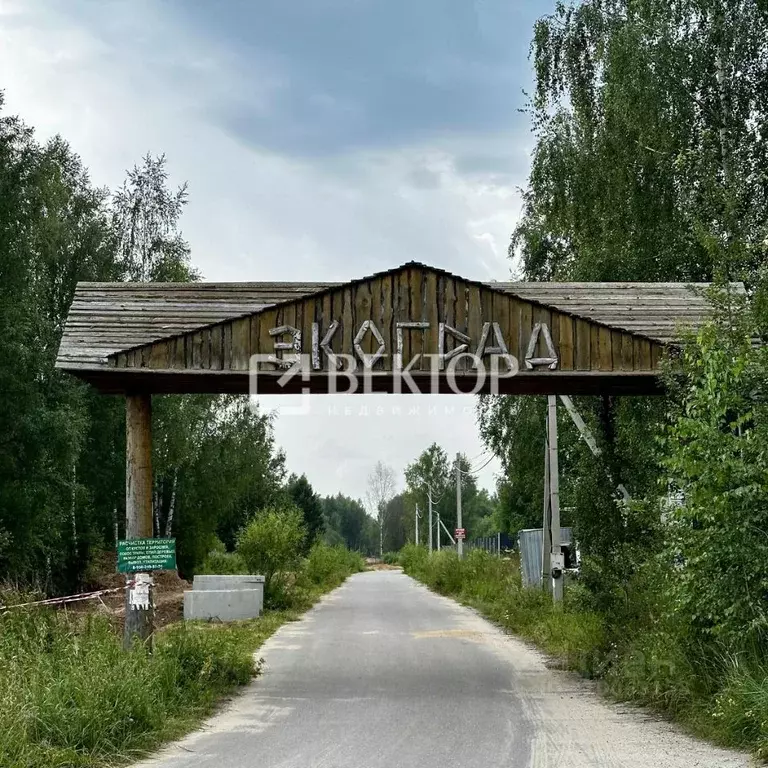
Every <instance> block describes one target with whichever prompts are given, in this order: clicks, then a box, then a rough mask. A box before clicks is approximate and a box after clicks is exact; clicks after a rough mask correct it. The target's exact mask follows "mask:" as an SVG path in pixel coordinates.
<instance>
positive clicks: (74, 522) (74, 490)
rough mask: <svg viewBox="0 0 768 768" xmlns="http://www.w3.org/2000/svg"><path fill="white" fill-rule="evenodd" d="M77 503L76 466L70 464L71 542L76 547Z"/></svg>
mask: <svg viewBox="0 0 768 768" xmlns="http://www.w3.org/2000/svg"><path fill="white" fill-rule="evenodd" d="M76 503H77V466H76V465H75V464H74V462H73V464H72V509H71V515H72V544H73V546H74V547H75V549H77V516H76V514H75V509H76Z"/></svg>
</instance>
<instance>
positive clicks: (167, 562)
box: [117, 539, 176, 573]
mask: <svg viewBox="0 0 768 768" xmlns="http://www.w3.org/2000/svg"><path fill="white" fill-rule="evenodd" d="M117 570H118V571H120V573H136V572H137V571H175V570H176V539H121V540H120V541H118V542H117Z"/></svg>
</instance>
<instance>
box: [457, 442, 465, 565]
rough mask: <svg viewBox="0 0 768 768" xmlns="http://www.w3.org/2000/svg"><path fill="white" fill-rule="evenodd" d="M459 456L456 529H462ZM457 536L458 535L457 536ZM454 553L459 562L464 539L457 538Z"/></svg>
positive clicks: (458, 466) (462, 554) (459, 455)
mask: <svg viewBox="0 0 768 768" xmlns="http://www.w3.org/2000/svg"><path fill="white" fill-rule="evenodd" d="M460 458H461V454H460V453H457V454H456V528H463V527H464V526H463V525H462V524H461V464H460V463H459V459H460ZM457 535H458V534H457ZM456 552H457V553H458V555H459V560H461V558H462V557H464V539H462V538H461V537H459V539H458V541H457V543H456Z"/></svg>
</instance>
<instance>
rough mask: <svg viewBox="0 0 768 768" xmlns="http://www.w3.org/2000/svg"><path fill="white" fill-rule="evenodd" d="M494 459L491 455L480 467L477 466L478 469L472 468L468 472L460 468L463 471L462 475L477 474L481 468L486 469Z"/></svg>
mask: <svg viewBox="0 0 768 768" xmlns="http://www.w3.org/2000/svg"><path fill="white" fill-rule="evenodd" d="M493 459H494V456H490V457H489V458H488V460H487V461H486V462H485V464H483V465H482V466H480V467H477V469H470V470H469V471H468V472H465V471H464V470H463V469H461V468H459V472H461V474H462V475H465V476H466V475H476V474H477V473H478V472H480V471H481V470H483V469H485V468H486V467H487V466H488V465H489V464H490V463H491V462H492V461H493Z"/></svg>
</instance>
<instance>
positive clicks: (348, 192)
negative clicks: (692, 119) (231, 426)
mask: <svg viewBox="0 0 768 768" xmlns="http://www.w3.org/2000/svg"><path fill="white" fill-rule="evenodd" d="M542 10H546V9H545V8H544V9H542V8H539V7H537V6H536V5H535V4H531V3H527V2H526V3H522V2H519V3H509V2H508V1H507V0H485V1H484V2H480V0H478V1H477V2H469V0H440V1H439V2H438V0H420V2H418V3H416V2H412V1H411V0H389V1H388V2H378V1H376V2H374V0H303V2H298V1H297V2H291V3H286V2H283V1H282V0H264V1H263V2H259V3H250V2H229V3H226V4H222V3H216V4H213V3H187V2H181V0H173V1H172V2H166V3H163V4H162V5H161V4H157V3H150V2H148V0H144V1H142V0H134V1H132V2H104V3H96V2H86V1H85V0H80V1H76V0H72V2H68V3H67V4H61V3H58V2H53V1H52V0H51V1H47V2H37V3H31V2H27V1H26V0H16V1H15V2H14V0H4V2H3V5H2V6H0V88H3V89H4V90H5V91H6V98H7V105H6V109H7V111H9V112H16V113H19V114H21V115H22V116H23V117H24V119H25V120H26V121H27V122H28V123H29V124H31V125H33V126H35V127H36V129H37V130H38V134H39V135H40V136H41V137H47V136H50V135H53V134H55V133H61V134H62V135H63V136H64V137H66V138H67V139H68V140H69V141H70V142H71V143H72V145H73V147H74V148H75V150H76V151H77V152H78V153H80V154H81V156H82V157H83V160H84V162H85V164H86V165H87V166H88V167H89V168H90V169H91V173H92V177H93V179H94V181H95V182H96V183H98V184H105V185H108V186H110V187H113V188H114V187H115V186H117V185H118V184H119V183H120V182H121V180H122V178H123V176H124V172H125V169H126V168H128V167H130V166H131V165H132V164H133V163H134V162H136V161H137V160H138V159H139V158H140V157H141V156H142V155H143V154H144V153H146V152H147V151H151V152H153V153H160V152H165V153H167V156H168V161H169V170H170V173H171V178H172V179H175V180H177V182H181V181H184V180H186V181H188V182H189V189H190V204H189V207H188V209H187V212H186V215H185V217H184V220H183V226H184V234H185V236H186V237H187V238H188V239H189V241H190V243H191V245H192V253H193V260H194V262H195V264H196V265H197V266H198V267H199V268H200V269H201V271H202V272H203V274H204V276H205V278H206V279H209V280H279V279H289V280H292V279H303V280H343V279H351V278H355V277H360V276H363V275H365V274H370V273H372V272H375V271H377V270H381V269H387V268H389V267H392V266H395V265H397V264H401V263H403V262H405V261H409V260H412V259H415V260H419V261H423V262H426V263H429V264H434V265H435V266H439V267H443V268H447V269H449V270H451V271H454V272H456V273H458V274H462V275H465V276H467V277H475V278H481V279H504V278H506V277H507V276H508V274H509V271H510V263H509V261H508V259H507V257H506V252H507V245H508V242H509V236H510V233H511V231H512V229H513V228H514V225H515V222H516V220H517V217H518V215H519V208H520V200H519V194H518V191H517V189H518V187H519V186H521V185H522V184H523V183H524V180H525V176H526V173H527V168H528V148H529V146H530V144H531V138H530V135H529V131H528V126H527V125H526V124H525V122H524V118H523V116H521V115H520V114H519V113H517V111H516V110H517V108H518V107H519V106H520V105H521V102H522V96H521V90H522V88H523V87H525V86H526V85H527V82H528V80H529V74H528V63H527V60H526V56H527V50H528V37H529V30H530V29H531V23H530V22H531V21H532V19H533V18H534V16H535V15H537V14H538V13H539V12H541V11H542ZM457 400H458V398H457ZM468 402H469V404H470V406H471V400H470V401H468ZM315 406H316V411H315V412H314V415H313V416H312V417H311V418H308V419H307V420H305V422H304V423H297V422H290V421H289V420H287V419H285V420H282V421H281V422H280V423H279V425H278V437H279V439H280V441H281V442H282V443H283V444H284V445H285V447H286V449H287V451H288V461H289V465H290V466H291V468H292V469H293V470H295V471H306V472H307V473H308V475H309V477H310V480H311V481H312V482H313V483H315V484H316V485H317V486H318V487H320V488H321V489H323V490H324V491H327V492H332V491H334V490H345V491H346V492H348V493H352V494H353V495H361V494H362V493H363V491H364V482H365V476H366V475H367V471H365V467H366V466H367V465H372V464H373V463H375V461H376V460H377V459H378V458H379V457H380V456H381V455H382V453H386V455H387V457H388V460H390V463H392V464H393V465H395V466H397V467H398V468H400V467H402V466H403V465H404V464H405V463H406V462H407V461H410V460H411V459H412V458H414V457H415V456H416V455H417V453H418V452H419V451H420V450H422V449H423V448H424V447H425V446H426V445H427V444H429V443H430V442H432V440H435V439H436V440H438V442H440V441H443V445H444V446H445V447H446V449H447V450H449V452H455V450H466V451H467V452H468V453H470V454H471V455H474V454H477V453H479V452H480V450H481V447H480V445H479V442H478V438H477V434H476V428H475V424H474V414H473V412H472V408H471V407H470V408H469V411H467V412H465V411H464V410H463V406H462V410H461V412H458V413H454V414H453V415H452V416H451V417H450V418H440V419H436V418H434V417H426V416H423V415H421V416H413V417H411V418H410V419H407V418H398V419H390V420H387V421H386V423H384V422H382V421H381V420H378V421H377V420H376V419H375V418H372V417H369V418H367V419H361V418H339V417H332V416H329V415H328V414H327V413H325V412H324V408H325V406H324V405H323V403H322V401H321V400H318V401H316V402H315ZM384 434H385V435H386V440H382V439H381V435H384ZM307 435H311V439H307ZM377 435H378V436H379V437H377ZM342 446H348V447H349V448H348V450H347V451H346V452H345V451H344V450H342ZM350 446H351V447H350ZM494 467H495V465H493V464H492V465H490V466H489V468H488V470H487V473H486V474H485V475H484V482H485V483H486V484H488V483H490V482H491V475H490V473H491V471H492V470H493V469H494ZM332 483H335V485H334V486H333V487H331V485H332Z"/></svg>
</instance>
